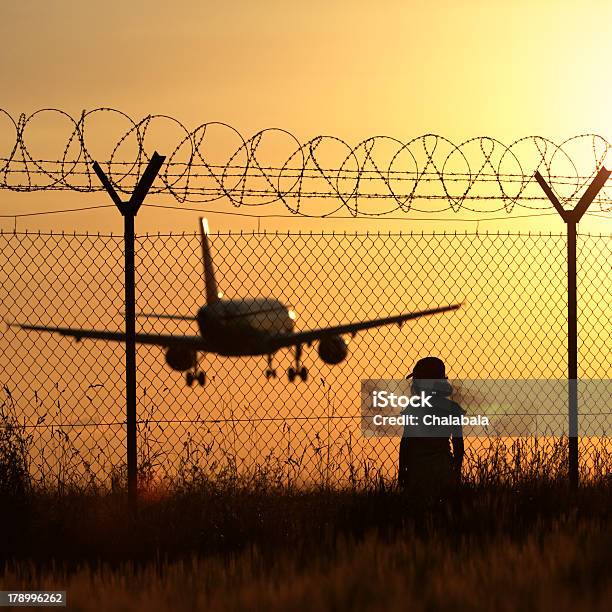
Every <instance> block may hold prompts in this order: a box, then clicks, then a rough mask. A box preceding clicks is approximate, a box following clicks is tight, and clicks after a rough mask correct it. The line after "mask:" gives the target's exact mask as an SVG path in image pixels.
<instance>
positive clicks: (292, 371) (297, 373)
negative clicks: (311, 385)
mask: <svg viewBox="0 0 612 612" xmlns="http://www.w3.org/2000/svg"><path fill="white" fill-rule="evenodd" d="M301 359H302V345H301V344H298V345H297V346H296V347H295V368H289V369H288V370H287V378H288V379H289V382H290V383H292V382H293V381H294V380H295V379H296V378H297V377H300V378H301V379H302V380H303V381H304V382H306V381H307V380H308V370H307V369H306V368H305V367H304V366H302V365H301Z"/></svg>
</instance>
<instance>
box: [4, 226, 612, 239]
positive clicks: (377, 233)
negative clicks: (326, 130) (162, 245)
mask: <svg viewBox="0 0 612 612" xmlns="http://www.w3.org/2000/svg"><path fill="white" fill-rule="evenodd" d="M210 235H211V236H212V237H213V238H214V237H218V238H223V237H234V236H281V237H282V236H292V237H295V236H303V237H308V236H337V237H349V238H350V237H355V238H358V237H377V236H381V237H385V236H389V237H392V236H481V237H482V236H491V237H495V236H502V237H503V236H510V237H512V236H515V237H520V238H566V234H564V233H562V232H558V233H553V232H542V231H537V232H536V231H525V232H520V231H519V232H513V231H501V230H478V231H474V230H459V231H457V230H446V229H443V230H437V231H424V230H423V231H421V230H410V231H408V230H397V231H381V230H373V231H368V230H366V231H346V230H343V231H333V230H321V231H316V230H308V231H301V230H298V231H296V230H280V231H279V230H266V229H263V230H261V231H257V230H252V231H250V230H249V231H244V230H235V231H232V230H228V231H226V232H221V231H217V232H211V234H210ZM0 236H54V237H73V238H117V239H119V238H121V239H122V238H123V235H122V234H113V233H112V232H111V233H110V234H104V233H100V232H95V233H94V232H85V233H82V232H77V231H76V230H75V231H72V232H65V231H55V232H54V231H49V232H45V231H41V230H34V231H28V230H27V229H26V230H24V231H14V230H7V231H5V230H3V229H2V228H0ZM577 236H582V237H583V238H612V233H611V234H603V233H599V234H597V233H592V232H586V233H578V234H577ZM176 237H186V238H198V237H199V234H198V233H197V232H168V233H162V232H145V233H143V234H135V239H136V240H143V239H148V238H176Z"/></svg>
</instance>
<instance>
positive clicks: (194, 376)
mask: <svg viewBox="0 0 612 612" xmlns="http://www.w3.org/2000/svg"><path fill="white" fill-rule="evenodd" d="M208 233H209V231H208V222H207V221H206V219H202V218H200V236H201V242H202V259H203V264H204V282H205V287H206V304H205V305H203V306H202V307H201V308H200V309H199V310H198V312H197V314H196V315H195V316H189V315H173V314H155V313H150V314H148V313H139V314H137V316H139V317H152V318H158V319H178V320H186V321H195V322H197V324H198V327H199V330H200V334H199V335H176V336H175V335H170V334H142V333H137V334H136V342H137V343H140V344H149V345H157V346H161V347H163V348H165V350H166V354H165V356H166V363H167V364H168V365H169V366H170V368H172V369H173V370H175V371H179V372H186V375H185V378H186V381H187V384H188V385H189V386H191V385H193V383H194V382H195V381H197V382H198V383H199V384H200V385H204V384H205V382H206V375H205V373H204V372H203V371H198V353H214V354H217V355H221V356H223V357H250V356H259V355H267V356H268V367H267V369H266V378H271V377H274V378H275V377H276V370H275V369H274V368H273V367H272V356H273V355H274V353H276V352H277V351H279V350H280V349H283V348H294V349H295V367H293V366H292V367H290V368H289V369H288V370H287V375H288V379H289V382H293V381H294V380H295V379H296V378H298V377H299V378H301V379H302V380H303V381H306V380H307V377H308V371H307V370H306V368H305V367H304V366H302V364H301V358H302V345H303V344H306V345H308V346H310V345H311V344H312V342H314V341H318V343H319V345H318V353H319V357H320V358H321V359H322V361H323V362H325V363H327V364H332V365H333V364H338V363H341V362H342V361H344V360H345V359H346V357H347V355H348V347H347V344H346V342H345V341H344V340H343V338H342V337H341V336H342V335H343V334H351V335H352V336H354V335H355V334H356V333H357V332H358V331H362V330H365V329H370V328H374V327H380V326H383V325H392V324H398V325H400V326H401V325H402V323H404V322H405V321H409V320H411V319H417V318H419V317H425V316H429V315H433V314H438V313H441V312H447V311H451V310H457V309H458V308H459V307H460V306H461V304H453V305H451V306H441V307H439V308H432V309H429V310H421V311H417V312H409V313H404V314H399V315H395V316H392V317H385V318H382V319H373V320H370V321H360V322H357V323H350V324H346V325H336V326H334V327H325V328H321V329H311V330H308V331H298V332H296V331H294V324H295V320H296V318H297V315H296V312H295V311H294V310H293V309H291V308H290V307H288V306H286V305H284V304H283V303H282V302H280V301H279V300H276V299H271V298H246V299H235V300H227V299H223V294H222V293H220V292H219V291H218V290H217V281H216V279H215V271H214V267H213V262H212V256H211V253H210V246H209V242H208ZM7 323H8V324H9V325H10V326H12V327H19V328H21V329H24V330H33V331H46V332H52V333H58V334H61V335H63V336H70V337H73V338H75V340H77V341H80V340H81V339H82V338H91V339H97V340H107V341H116V342H125V333H123V332H112V331H103V330H95V329H74V328H67V327H46V326H42V325H28V324H21V323H11V322H8V321H7Z"/></svg>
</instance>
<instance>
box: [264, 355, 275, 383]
mask: <svg viewBox="0 0 612 612" xmlns="http://www.w3.org/2000/svg"><path fill="white" fill-rule="evenodd" d="M266 378H267V379H268V380H269V379H270V378H276V370H275V369H274V368H273V367H272V355H268V368H267V369H266Z"/></svg>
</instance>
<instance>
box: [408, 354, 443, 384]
mask: <svg viewBox="0 0 612 612" xmlns="http://www.w3.org/2000/svg"><path fill="white" fill-rule="evenodd" d="M411 376H412V377H413V378H418V379H420V380H427V379H438V378H446V368H445V367H444V362H443V361H442V360H441V359H440V358H438V357H424V358H423V359H419V360H418V361H417V362H416V364H415V366H414V369H413V370H412V375H411Z"/></svg>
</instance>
